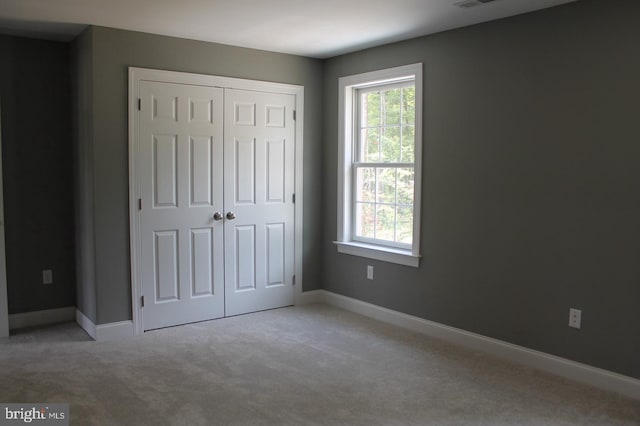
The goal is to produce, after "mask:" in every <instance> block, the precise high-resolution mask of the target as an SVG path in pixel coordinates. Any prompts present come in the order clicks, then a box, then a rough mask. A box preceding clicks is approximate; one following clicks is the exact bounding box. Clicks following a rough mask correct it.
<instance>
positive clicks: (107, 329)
mask: <svg viewBox="0 0 640 426" xmlns="http://www.w3.org/2000/svg"><path fill="white" fill-rule="evenodd" d="M133 335H134V332H133V321H131V320H129V321H120V322H111V323H109V324H99V325H96V340H97V341H98V342H104V341H107V340H118V339H122V338H123V337H131V336H133Z"/></svg>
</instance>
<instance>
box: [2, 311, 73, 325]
mask: <svg viewBox="0 0 640 426" xmlns="http://www.w3.org/2000/svg"><path fill="white" fill-rule="evenodd" d="M75 310H76V308H75V307H73V306H67V307H65V308H57V309H45V310H42V311H33V312H24V313H20V314H11V315H9V329H10V330H15V329H18V328H26V327H36V326H40V325H47V324H56V323H59V322H66V321H73V317H74V312H75Z"/></svg>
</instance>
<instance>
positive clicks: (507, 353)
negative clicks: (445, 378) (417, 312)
mask: <svg viewBox="0 0 640 426" xmlns="http://www.w3.org/2000/svg"><path fill="white" fill-rule="evenodd" d="M316 292H318V293H317V294H313V295H310V297H313V299H314V300H315V299H317V301H318V302H324V303H326V304H328V305H331V306H336V307H339V308H342V309H345V310H347V311H351V312H355V313H358V314H361V315H364V316H367V317H370V318H374V319H377V320H379V321H383V322H386V323H389V324H394V325H397V326H400V327H403V328H407V329H410V330H413V331H416V332H419V333H423V334H426V335H429V336H432V337H436V338H439V339H442V340H446V341H449V342H452V343H455V344H458V345H460V346H464V347H467V348H471V349H474V350H479V351H482V352H485V353H490V354H492V355H495V356H498V357H500V358H503V359H507V360H509V361H513V362H516V363H519V364H522V365H526V366H528V367H531V368H535V369H538V370H542V371H546V372H549V373H552V374H555V375H557V376H561V377H565V378H568V379H571V380H575V381H577V382H581V383H585V384H588V385H591V386H595V387H598V388H601V389H605V390H609V391H613V392H618V393H620V394H623V395H626V396H628V397H631V398H634V399H640V380H638V379H635V378H633V377H629V376H624V375H622V374H618V373H614V372H612V371H608V370H603V369H601V368H597V367H592V366H590V365H586V364H582V363H579V362H576V361H571V360H568V359H565V358H561V357H558V356H555V355H550V354H547V353H544V352H540V351H536V350H533V349H529V348H525V347H523V346H518V345H514V344H512V343H507V342H504V341H502V340H498V339H493V338H491V337H487V336H483V335H481V334H476V333H472V332H469V331H465V330H461V329H459V328H455V327H450V326H447V325H444V324H440V323H437V322H433V321H429V320H426V319H424V318H419V317H415V316H413V315H407V314H404V313H402V312H398V311H393V310H391V309H387V308H383V307H381V306H377V305H372V304H371V303H367V302H363V301H361V300H357V299H353V298H351V297H346V296H342V295H339V294H336V293H332V292H330V291H326V290H316V291H314V292H310V293H316ZM303 294H304V293H303Z"/></svg>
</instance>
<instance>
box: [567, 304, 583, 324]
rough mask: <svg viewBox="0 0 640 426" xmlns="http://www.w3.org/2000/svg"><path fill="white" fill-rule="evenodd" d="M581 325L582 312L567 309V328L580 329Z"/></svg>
mask: <svg viewBox="0 0 640 426" xmlns="http://www.w3.org/2000/svg"><path fill="white" fill-rule="evenodd" d="M581 323H582V311H581V310H580V309H575V308H571V309H569V327H573V328H580V325H581Z"/></svg>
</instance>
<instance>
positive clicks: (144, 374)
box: [0, 305, 640, 426]
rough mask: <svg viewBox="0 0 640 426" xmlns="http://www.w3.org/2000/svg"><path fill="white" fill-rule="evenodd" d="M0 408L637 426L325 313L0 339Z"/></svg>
mask: <svg viewBox="0 0 640 426" xmlns="http://www.w3.org/2000/svg"><path fill="white" fill-rule="evenodd" d="M0 401H2V402H50V403H53V402H68V403H69V404H70V407H71V420H72V424H74V425H180V426H184V425H581V426H583V425H599V426H600V425H640V401H637V400H632V399H628V398H625V397H623V396H620V395H617V394H614V393H608V392H604V391H601V390H598V389H594V388H591V387H587V386H583V385H580V384H577V383H574V382H571V381H568V380H564V379H561V378H558V377H555V376H552V375H549V374H545V373H541V372H539V371H535V370H532V369H528V368H525V367H522V366H519V365H514V364H511V363H505V362H503V361H501V360H499V359H497V358H494V357H491V356H488V355H484V354H480V353H476V352H473V351H469V350H466V349H464V348H460V347H457V346H453V345H450V344H448V343H445V342H442V341H439V340H436V339H432V338H429V337H427V336H424V335H421V334H417V333H413V332H411V331H407V330H404V329H401V328H398V327H394V326H391V325H387V324H384V323H380V322H377V321H375V320H372V319H369V318H365V317H362V316H359V315H356V314H352V313H349V312H345V311H342V310H339V309H335V308H332V307H328V306H324V305H312V306H303V307H291V308H284V309H277V310H272V311H266V312H259V313H255V314H250V315H243V316H238V317H232V318H225V319H220V320H215V321H208V322H202V323H197V324H190V325H185V326H180V327H173V328H167V329H163V330H157V331H152V332H148V333H145V335H144V336H138V337H132V338H127V339H123V340H120V341H117V342H93V341H90V339H89V338H88V336H87V335H86V334H85V333H84V331H82V330H81V329H80V328H79V327H78V326H77V325H75V324H73V323H67V324H60V325H56V326H51V327H46V328H41V329H31V330H27V331H23V332H18V333H17V334H15V335H13V336H12V337H10V338H8V339H0Z"/></svg>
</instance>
